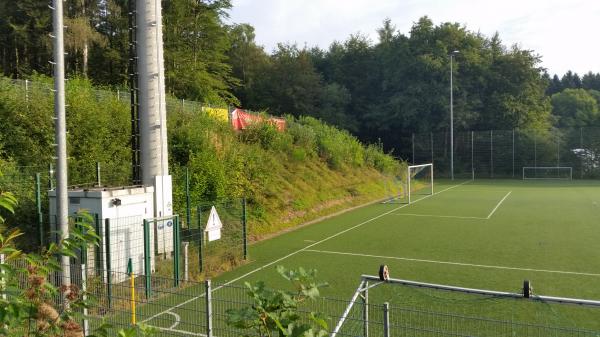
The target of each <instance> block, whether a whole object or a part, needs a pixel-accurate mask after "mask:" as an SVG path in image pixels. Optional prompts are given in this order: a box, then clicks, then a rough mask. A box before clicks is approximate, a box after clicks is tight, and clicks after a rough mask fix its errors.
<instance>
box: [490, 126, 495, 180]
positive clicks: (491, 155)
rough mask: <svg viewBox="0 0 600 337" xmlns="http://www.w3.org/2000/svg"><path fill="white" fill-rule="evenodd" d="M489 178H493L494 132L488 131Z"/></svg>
mask: <svg viewBox="0 0 600 337" xmlns="http://www.w3.org/2000/svg"><path fill="white" fill-rule="evenodd" d="M490 178H494V130H490Z"/></svg>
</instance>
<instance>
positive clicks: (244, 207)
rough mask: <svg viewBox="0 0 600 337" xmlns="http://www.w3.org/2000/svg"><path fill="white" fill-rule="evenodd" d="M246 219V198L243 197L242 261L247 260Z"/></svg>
mask: <svg viewBox="0 0 600 337" xmlns="http://www.w3.org/2000/svg"><path fill="white" fill-rule="evenodd" d="M246 219H247V218H246V197H244V198H242V236H243V244H244V260H246V259H247V258H248V224H247V222H246Z"/></svg>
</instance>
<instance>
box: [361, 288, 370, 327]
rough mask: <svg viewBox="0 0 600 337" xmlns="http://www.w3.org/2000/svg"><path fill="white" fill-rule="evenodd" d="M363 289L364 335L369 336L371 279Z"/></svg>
mask: <svg viewBox="0 0 600 337" xmlns="http://www.w3.org/2000/svg"><path fill="white" fill-rule="evenodd" d="M364 287H365V290H364V291H363V296H362V300H363V336H364V337H369V281H365V285H364Z"/></svg>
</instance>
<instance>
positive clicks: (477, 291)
mask: <svg viewBox="0 0 600 337" xmlns="http://www.w3.org/2000/svg"><path fill="white" fill-rule="evenodd" d="M368 281H380V279H379V276H372V275H362V281H361V284H365V282H368ZM385 283H388V284H398V285H405V286H410V287H417V288H430V289H437V290H445V291H454V292H461V293H465V294H477V295H487V296H494V297H508V298H525V297H524V295H523V294H522V293H512V292H505V291H496V290H486V289H476V288H464V287H456V286H450V285H444V284H436V283H425V282H417V281H409V280H402V279H394V278H389V279H387V280H386V281H385ZM527 299H529V300H531V301H540V302H546V303H560V304H575V305H583V306H590V307H600V301H597V300H585V299H580V298H569V297H556V296H544V295H534V294H531V295H530V296H529V297H528V298H527Z"/></svg>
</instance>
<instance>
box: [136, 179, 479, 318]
mask: <svg viewBox="0 0 600 337" xmlns="http://www.w3.org/2000/svg"><path fill="white" fill-rule="evenodd" d="M469 182H471V180H467V181H464V182H462V183H460V184H457V185H453V186H450V187H448V188H445V189H443V190H441V191H439V192H435V193H433V194H430V195H427V196H425V197H423V198H421V199H418V200H415V201H414V202H412V203H410V204H404V205H402V206H398V207H396V208H394V209H392V210H390V211H387V212H385V213H381V214H379V215H377V216H375V217H372V218H371V219H368V220H365V221H363V222H361V223H359V224H357V225H354V226H352V227H350V228H347V229H344V230H343V231H341V232H337V233H335V234H333V235H330V236H328V237H326V238H324V239H321V240H319V241H317V242H315V243H312V244H310V245H308V246H306V247H304V248H300V249H298V250H296V251H294V252H291V253H289V254H287V255H285V256H283V257H280V258H278V259H276V260H273V261H271V262H269V263H267V264H265V265H263V266H261V267H258V268H256V269H254V270H251V271H249V272H247V273H246V274H244V275H242V276H240V277H237V278H234V279H233V280H230V281H228V282H226V283H223V284H222V285H220V286H218V287H216V288H214V289H213V290H212V291H217V290H219V289H221V288H223V287H225V286H228V285H230V284H232V283H235V282H237V281H239V280H241V279H243V278H246V277H247V276H249V275H252V274H254V273H256V272H258V271H261V270H263V269H265V268H267V267H270V266H272V265H274V264H276V263H279V262H281V261H283V260H285V259H287V258H289V257H292V256H294V255H296V254H298V253H301V252H303V251H305V250H307V249H310V248H311V247H314V246H316V245H318V244H321V243H323V242H325V241H329V240H331V239H333V238H335V237H338V236H340V235H342V234H344V233H347V232H349V231H351V230H354V229H356V228H358V227H361V226H363V225H365V224H368V223H370V222H372V221H374V220H377V219H379V218H381V217H384V216H386V215H388V214H391V213H393V212H395V211H397V210H399V209H401V208H404V207H406V206H410V205H412V204H415V203H417V202H419V201H421V200H425V199H427V198H429V197H432V196H434V195H437V194H440V193H443V192H446V191H448V190H451V189H453V188H455V187H459V186H461V185H464V184H466V183H469ZM201 297H204V294H202V295H199V296H196V297H192V298H190V299H188V300H185V301H183V302H181V303H179V304H177V305H174V306H172V307H171V308H169V309H166V310H164V311H161V312H159V313H157V314H155V315H152V316H150V317H148V318H146V319H145V320H143V321H142V323H146V322H148V321H150V320H152V319H154V318H156V317H158V316H160V315H163V314H165V313H167V312H170V311H171V310H173V309H176V308H179V307H181V306H184V305H186V304H188V303H190V302H193V301H195V300H197V299H198V298H201Z"/></svg>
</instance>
